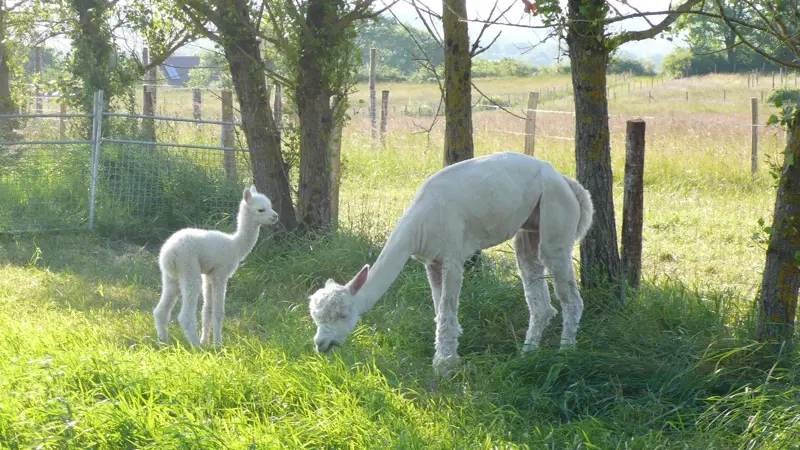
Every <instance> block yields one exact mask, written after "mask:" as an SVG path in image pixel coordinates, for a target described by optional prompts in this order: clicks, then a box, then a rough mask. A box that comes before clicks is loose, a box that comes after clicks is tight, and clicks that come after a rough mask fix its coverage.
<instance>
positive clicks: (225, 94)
mask: <svg viewBox="0 0 800 450" xmlns="http://www.w3.org/2000/svg"><path fill="white" fill-rule="evenodd" d="M222 121H223V122H231V123H233V92H231V91H229V90H224V91H222ZM234 138H235V135H234V131H233V125H223V126H222V147H225V150H224V151H225V155H224V163H225V178H226V179H227V180H228V181H235V180H236V151H235V150H234V148H233V147H234V145H235V139H234Z"/></svg>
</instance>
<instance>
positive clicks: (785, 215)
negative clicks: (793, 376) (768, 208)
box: [756, 111, 800, 341]
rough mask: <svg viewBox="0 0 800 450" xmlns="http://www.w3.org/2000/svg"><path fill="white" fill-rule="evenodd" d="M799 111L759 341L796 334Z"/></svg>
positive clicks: (776, 218) (773, 236)
mask: <svg viewBox="0 0 800 450" xmlns="http://www.w3.org/2000/svg"><path fill="white" fill-rule="evenodd" d="M799 252H800V111H797V112H795V114H794V117H792V120H791V130H790V138H789V143H788V144H787V147H786V153H785V158H784V163H783V170H782V172H781V179H780V183H779V184H778V193H777V195H776V198H775V212H774V214H773V218H772V232H771V233H770V237H769V244H768V245H767V261H766V264H765V266H764V275H763V278H762V281H761V295H760V296H759V298H758V312H759V314H758V324H757V326H756V339H758V340H759V341H772V340H778V341H786V340H789V339H791V338H792V335H793V334H794V322H795V317H796V315H797V291H798V289H800V269H799V268H798V259H797V258H798V255H800V253H799Z"/></svg>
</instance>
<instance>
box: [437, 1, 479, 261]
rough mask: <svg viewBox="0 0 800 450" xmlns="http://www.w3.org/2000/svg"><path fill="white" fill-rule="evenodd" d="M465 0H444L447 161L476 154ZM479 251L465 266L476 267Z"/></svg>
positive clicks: (445, 141)
mask: <svg viewBox="0 0 800 450" xmlns="http://www.w3.org/2000/svg"><path fill="white" fill-rule="evenodd" d="M466 3H467V2H466V0H442V25H443V26H444V89H445V91H444V123H445V125H444V165H445V166H449V165H450V164H455V163H457V162H459V161H466V160H468V159H472V158H473V157H474V156H475V146H474V144H473V142H472V56H471V55H470V50H469V30H468V28H467V22H466V21H465V19H466V18H467V4H466ZM480 256H481V252H480V251H477V252H475V254H473V255H472V257H470V259H469V260H468V261H467V264H466V266H467V267H468V268H469V267H477V266H478V264H479V263H480Z"/></svg>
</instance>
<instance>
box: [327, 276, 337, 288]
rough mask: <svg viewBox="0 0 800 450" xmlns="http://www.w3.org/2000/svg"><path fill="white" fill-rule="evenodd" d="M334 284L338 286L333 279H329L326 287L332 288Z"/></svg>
mask: <svg viewBox="0 0 800 450" xmlns="http://www.w3.org/2000/svg"><path fill="white" fill-rule="evenodd" d="M332 284H336V282H335V281H333V278H328V280H327V281H325V287H328V286H330V285H332Z"/></svg>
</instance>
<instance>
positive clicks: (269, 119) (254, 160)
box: [217, 0, 297, 230]
mask: <svg viewBox="0 0 800 450" xmlns="http://www.w3.org/2000/svg"><path fill="white" fill-rule="evenodd" d="M224 3H225V4H224V5H223V6H222V7H221V8H220V11H224V13H223V16H222V20H221V23H219V24H217V27H218V28H219V34H220V35H221V37H222V42H223V48H224V50H225V58H226V59H227V60H228V65H229V66H230V71H231V79H232V81H233V86H234V89H235V90H236V97H237V99H238V101H239V109H240V111H241V115H242V129H243V130H244V134H245V138H246V140H247V147H248V149H249V153H250V164H251V165H252V169H253V181H254V184H255V185H256V189H258V190H259V191H260V192H264V193H266V194H267V196H268V197H269V198H270V200H272V204H273V208H274V209H275V211H276V212H277V213H278V215H279V216H280V224H281V225H282V227H283V228H284V229H286V230H293V229H295V228H296V227H297V218H296V217H295V211H294V205H293V204H292V198H291V195H290V190H289V179H288V177H287V174H286V164H285V162H284V161H283V156H282V155H281V144H280V138H279V134H278V133H279V132H278V127H277V124H276V123H275V120H274V119H273V116H272V108H270V105H269V98H268V96H267V85H266V81H265V80H264V62H263V60H262V59H261V55H260V52H259V48H258V38H257V36H256V34H255V29H256V28H255V27H254V26H253V24H251V23H249V21H250V15H249V9H248V6H247V2H245V1H244V0H227V1H225V2H224Z"/></svg>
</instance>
